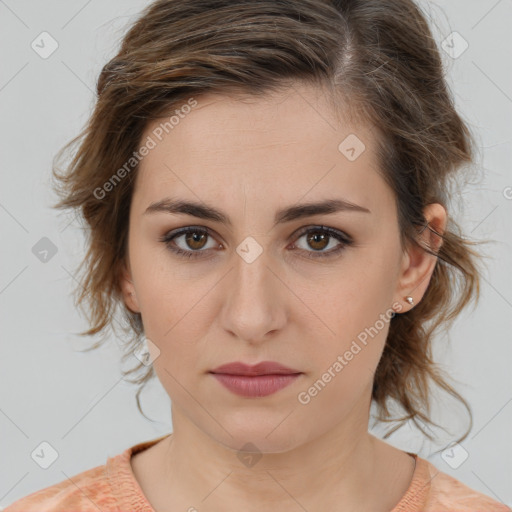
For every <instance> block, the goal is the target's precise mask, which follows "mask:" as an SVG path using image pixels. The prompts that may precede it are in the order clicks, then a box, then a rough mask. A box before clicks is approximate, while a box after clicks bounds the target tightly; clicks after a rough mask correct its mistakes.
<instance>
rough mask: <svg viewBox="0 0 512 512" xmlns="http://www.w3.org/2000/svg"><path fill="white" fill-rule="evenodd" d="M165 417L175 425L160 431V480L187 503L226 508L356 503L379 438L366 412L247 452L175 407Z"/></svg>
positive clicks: (371, 473)
mask: <svg viewBox="0 0 512 512" xmlns="http://www.w3.org/2000/svg"><path fill="white" fill-rule="evenodd" d="M358 414H359V416H362V411H359V413H358ZM172 417H173V427H174V432H173V434H172V435H171V436H169V438H168V439H166V442H167V445H166V448H165V450H164V460H163V461H162V463H163V466H164V468H165V470H164V472H163V474H164V475H165V482H166V484H165V486H166V488H167V490H168V491H169V492H170V493H174V495H175V496H176V495H178V494H179V495H181V496H182V497H183V498H184V503H188V506H189V507H190V505H191V504H193V503H196V504H197V505H199V504H201V503H203V501H204V505H205V506H207V508H209V509H211V510H221V509H222V510H228V509H226V503H229V510H240V509H242V510H248V507H247V505H248V504H251V507H252V508H254V510H262V509H268V508H270V507H272V508H277V507H279V509H281V510H298V509H297V506H298V505H297V504H300V505H302V507H304V508H305V509H306V510H319V509H321V508H326V509H331V510H333V509H336V508H339V507H340V503H342V504H343V509H344V510H351V509H353V510H361V509H364V508H365V507H364V504H365V500H366V497H367V496H368V492H367V490H368V483H369V482H373V481H374V477H375V476H376V468H377V467H378V465H379V464H378V461H379V460H380V459H381V458H382V456H381V450H380V448H381V446H380V445H379V443H381V442H380V441H378V440H377V439H376V438H375V437H373V436H372V435H371V434H369V433H368V431H367V424H368V418H367V417H366V418H364V417H353V418H351V420H350V421H349V422H344V423H343V425H340V426H338V427H337V428H335V429H331V430H329V431H326V432H325V433H324V434H323V435H321V436H320V437H317V438H315V439H314V440H312V441H309V442H307V443H305V444H299V445H298V446H296V447H294V448H292V449H287V450H286V451H281V452H279V453H275V451H274V452H273V453H259V452H258V453H257V454H253V455H252V457H253V458H251V457H245V458H244V457H239V455H241V454H240V451H239V450H237V449H236V448H231V447H227V446H225V445H224V444H222V443H219V442H218V441H216V440H214V439H212V438H211V437H210V436H208V435H207V434H205V433H204V432H203V431H202V430H200V429H198V428H197V426H196V425H195V424H194V423H192V422H191V421H189V420H188V418H187V417H186V416H185V415H183V414H181V412H180V411H179V409H175V408H174V409H173V414H172ZM363 427H364V428H363ZM244 444H245V443H243V442H241V443H240V444H239V446H243V445H244ZM254 444H255V445H256V446H258V442H257V441H256V442H255V443H254ZM260 446H262V444H261V443H260ZM241 459H242V460H241ZM329 490H330V491H329ZM185 497H188V498H185ZM187 500H188V501H187ZM372 510H376V509H375V508H373V509H372Z"/></svg>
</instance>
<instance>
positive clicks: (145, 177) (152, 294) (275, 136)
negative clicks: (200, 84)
mask: <svg viewBox="0 0 512 512" xmlns="http://www.w3.org/2000/svg"><path fill="white" fill-rule="evenodd" d="M320 92H321V91H319V90H318V89H316V88H314V87H313V86H308V85H298V84H297V85H296V86H294V87H290V88H289V89H287V90H285V91H283V92H280V93H273V94H271V95H267V96H266V97H265V98H246V99H244V100H241V99H235V98H234V97H229V96H222V95H214V94H207V95H203V96H201V97H198V98H196V99H197V101H198V105H197V106H196V107H195V108H193V109H192V111H191V112H190V113H189V114H188V115H186V116H185V117H184V118H183V119H181V120H180V122H179V124H178V125H177V126H175V127H174V129H172V130H170V131H169V133H168V134H167V135H166V136H165V138H163V140H162V141H161V142H159V143H158V144H157V146H156V147H155V148H154V149H152V150H151V151H150V152H149V154H148V155H147V156H146V157H145V158H144V159H143V160H142V162H141V166H140V169H139V174H138V176H137V181H136V184H135V190H134V194H133V198H132V204H131V210H130V219H129V242H128V258H127V261H126V265H125V267H124V271H123V274H122V288H123V293H124V299H125V303H126V305H127V306H128V307H129V308H130V309H131V310H132V311H136V312H140V313H141V315H142V319H143V323H144V326H145V332H146V336H147V338H148V339H149V340H151V342H152V343H154V345H155V346H157V347H158V349H159V350H160V353H159V355H158V357H157V358H156V359H155V360H154V361H153V366H154V369H155V372H156V374H157V376H158V379H159V380H160V382H161V383H162V386H163V387H164V389H165V390H166V392H167V393H168V395H169V397H170V398H171V401H172V419H173V435H172V436H170V437H169V438H166V439H164V440H162V441H160V442H159V443H157V444H156V445H155V446H153V447H151V448H150V449H148V450H146V451H144V452H142V453H140V454H138V455H135V456H134V457H132V460H131V463H132V468H133V470H134V474H135V477H136V479H137V480H138V482H139V484H140V486H141V488H142V490H143V492H144V494H145V495H146V497H147V498H148V500H149V501H150V503H151V504H152V506H153V507H154V508H155V510H157V511H158V512H166V511H171V510H178V509H181V510H189V509H190V510H193V509H192V508H190V507H195V508H197V509H198V510H205V511H218V510H223V511H235V510H246V511H253V510H254V511H256V510H257V511H261V510H271V509H279V510H285V511H288V510H289V511H296V510H302V509H301V506H302V507H304V508H305V509H306V510H310V511H313V510H335V509H340V507H341V505H342V506H343V510H345V511H350V510H354V511H356V510H358V511H359V510H372V511H382V512H384V511H389V510H391V509H392V508H393V507H394V506H395V505H396V504H397V503H398V502H399V500H400V498H401V497H402V496H403V494H404V493H405V492H406V491H407V488H408V486H409V484H410V481H411V478H412V475H413V470H414V460H413V458H412V457H410V456H409V455H407V454H406V453H405V452H404V451H402V450H399V449H397V448H394V447H392V446H391V445H389V444H387V443H385V442H383V441H381V440H379V439H377V438H376V437H374V436H373V435H371V434H370V433H369V432H368V421H369V406H370V399H371V388H372V382H373V377H374V372H375V369H376V367H377V364H378V362H379V359H380V356H381V354H382V350H383V348H384V344H385V340H386V336H387V333H388V330H389V322H385V325H384V327H383V328H381V330H380V331H379V332H378V334H377V335H374V337H373V338H369V342H368V343H367V345H366V346H364V348H362V350H361V351H360V352H358V354H357V355H355V356H354V357H353V359H352V360H350V361H349V362H348V364H347V365H346V366H344V368H343V370H342V371H341V372H338V373H337V374H336V376H335V377H334V378H332V379H331V381H330V382H329V383H328V384H327V385H326V386H325V387H324V388H323V389H322V390H321V392H319V393H318V394H317V395H316V396H315V397H313V398H311V400H310V402H309V403H307V404H301V403H300V402H299V401H298V394H299V393H300V392H303V391H307V390H308V388H310V386H311V385H312V384H313V383H314V382H315V381H317V380H318V379H319V378H321V377H322V374H324V373H325V372H326V370H327V369H328V368H329V367H332V365H333V363H334V362H335V361H336V359H337V357H338V356H339V355H342V354H344V353H345V351H346V350H348V349H349V348H350V346H351V343H352V341H353V340H356V339H357V336H358V334H359V333H361V332H362V331H364V329H365V328H367V327H370V326H373V325H375V323H376V321H377V320H378V319H379V315H381V314H385V313H386V312H390V311H391V310H392V309H394V310H396V311H400V312H401V313H404V312H406V311H408V310H409V309H410V308H411V307H413V306H410V305H409V304H408V303H407V302H406V301H405V296H407V295H411V296H412V297H413V298H414V301H415V304H417V303H418V302H419V301H420V300H421V297H422V296H423V294H424V293H425V290H426V288H427V286H428V283H429V280H430V277H431V275H432V272H433V270H434V267H435V264H436V258H435V257H434V256H432V255H430V254H428V253H426V252H425V251H423V250H421V249H419V248H417V247H413V246H410V247H407V248H404V249H402V248H401V246H400V243H399V231H398V220H397V211H396V205H395V199H394V197H393V192H392V190H391V189H390V188H389V187H388V186H387V184H386V183H385V182H384V180H383V179H382V177H381V176H380V174H379V173H378V172H377V162H376V157H375V151H374V143H375V140H374V138H373V134H372V132H371V131H370V130H369V129H367V128H365V127H364V126H354V125H352V126H350V125H348V124H347V123H344V122H340V120H339V119H335V117H334V115H333V113H332V108H331V107H330V106H329V103H328V101H327V100H326V97H325V96H324V95H323V94H321V93H320ZM160 122H161V120H159V121H155V122H152V123H151V124H149V125H148V126H147V128H146V131H145V134H144V135H143V140H145V138H146V137H147V136H148V135H151V133H152V131H153V130H154V129H155V127H157V126H158V125H159V123H160ZM349 134H356V135H357V137H358V138H359V139H360V140H361V141H363V142H364V144H365V146H366V150H365V151H363V153H362V154H360V156H359V157H358V158H357V159H356V160H355V161H350V160H349V159H347V158H346V157H345V155H344V154H342V153H341V152H340V151H339V150H338V146H339V144H340V143H341V142H342V141H343V140H344V139H345V138H346V137H347V136H348V135H349ZM169 196H172V197H174V198H180V199H183V200H193V201H202V202H205V203H208V204H209V205H213V206H214V207H216V208H218V209H221V210H222V211H223V212H225V214H226V215H227V216H229V218H230V219H231V221H232V227H231V228H229V227H227V226H225V225H223V224H221V223H219V222H215V221H210V220H204V219H198V218H196V217H192V216H190V215H183V214H169V213H164V212H158V213H152V214H144V211H145V210H146V208H147V207H148V206H149V205H150V204H151V203H152V202H155V201H158V200H161V199H163V198H165V197H169ZM327 198H344V199H346V200H348V201H351V202H353V203H355V204H358V205H361V206H364V207H366V208H368V209H370V210H371V213H361V212H355V211H344V212H338V213H334V214H322V215H315V216H311V217H308V218H303V219H300V220H295V221H292V222H288V223H285V224H282V225H277V226H274V227H273V223H274V213H275V212H276V211H277V210H278V209H280V208H283V207H286V206H290V205H295V204H297V203H304V202H310V201H317V200H324V199H327ZM262 205H264V207H262ZM425 216H426V219H427V220H428V221H429V223H430V225H431V226H432V227H433V228H434V229H435V230H436V231H438V232H439V231H441V232H443V231H444V228H445V225H446V210H445V209H444V208H443V207H442V206H441V205H440V204H431V205H428V206H427V207H426V209H425ZM319 225H323V226H328V227H331V228H334V229H336V230H339V231H341V232H344V233H347V234H348V235H350V236H351V237H352V239H353V241H354V243H353V244H352V245H347V246H345V247H344V249H343V250H342V251H341V252H339V253H337V254H333V255H332V256H330V257H325V258H320V257H319V258H314V259H313V258H308V257H307V255H308V254H311V253H312V252H319V251H320V252H324V253H327V252H329V251H330V250H331V249H334V248H336V247H338V246H339V244H340V242H339V241H337V240H336V239H335V238H328V241H329V243H328V244H327V242H325V243H324V244H323V245H321V244H319V243H317V245H314V243H312V242H311V240H309V243H308V237H307V235H304V234H302V235H300V236H297V235H295V233H296V232H298V230H299V228H303V227H312V228H313V227H317V226H319ZM185 226H202V227H207V228H210V230H211V233H212V236H211V237H210V236H208V237H207V240H206V242H203V243H202V244H201V243H197V242H196V243H195V245H194V244H193V242H191V241H190V240H189V244H187V240H186V238H185V236H183V235H182V236H181V237H179V238H177V239H175V240H174V242H175V243H176V245H178V246H179V247H181V248H182V249H183V250H188V251H194V250H195V251H198V250H200V251H204V253H203V254H202V255H200V257H199V258H197V259H195V260H194V259H188V258H184V257H180V256H179V255H175V254H174V253H172V252H171V251H170V249H169V248H168V247H166V245H165V243H164V242H162V241H160V240H159V238H160V237H162V236H164V235H165V234H166V233H169V232H170V231H172V230H175V229H177V228H181V227H185ZM248 236H251V237H253V238H254V239H255V240H256V241H257V242H258V244H259V245H260V246H261V248H262V251H263V252H262V253H261V254H260V255H259V256H258V257H257V258H256V259H255V260H254V261H253V262H251V263H248V262H247V261H245V260H244V259H243V258H242V257H240V256H239V254H238V253H237V252H236V248H237V247H238V246H239V245H240V244H241V242H242V241H244V239H245V238H246V237H248ZM421 236H423V237H424V241H425V242H426V243H430V244H431V246H432V247H434V248H436V247H437V248H438V244H439V243H440V239H439V238H438V237H436V238H435V239H430V237H431V236H435V235H432V233H431V231H430V230H428V229H426V230H425V231H424V232H423V234H422V235H421ZM219 247H220V248H219ZM293 247H295V248H293ZM318 247H320V250H319V251H318V250H317V251H315V248H318ZM263 360H271V361H277V362H280V363H282V364H284V365H286V366H289V367H292V368H295V369H298V370H299V371H301V372H303V375H301V376H300V377H299V378H298V379H297V380H296V381H295V382H294V383H292V384H291V385H289V386H288V387H286V388H284V389H281V390H280V391H278V392H277V393H274V394H273V395H270V396H267V397H263V398H243V397H239V396H237V395H234V394H232V393H231V392H230V391H229V390H227V389H226V388H224V387H223V386H222V385H221V384H220V383H218V382H217V381H216V379H215V378H214V377H212V376H211V375H210V374H208V371H210V370H212V369H213V368H215V367H217V366H219V365H220V364H224V363H227V362H231V361H244V362H246V363H248V364H255V363H257V362H259V361H263ZM248 442H251V443H252V444H254V445H255V446H256V447H257V449H258V451H259V452H260V454H261V455H262V456H261V458H260V459H259V460H258V461H257V462H256V463H255V464H254V465H252V466H251V467H248V466H247V465H245V464H244V463H243V462H242V461H241V460H240V459H239V458H238V457H237V455H238V453H239V451H240V449H241V447H242V446H244V445H245V444H246V443H248Z"/></svg>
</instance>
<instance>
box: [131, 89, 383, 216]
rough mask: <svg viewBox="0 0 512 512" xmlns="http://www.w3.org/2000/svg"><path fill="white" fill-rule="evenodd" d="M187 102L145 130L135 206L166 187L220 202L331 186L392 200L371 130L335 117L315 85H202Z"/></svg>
mask: <svg viewBox="0 0 512 512" xmlns="http://www.w3.org/2000/svg"><path fill="white" fill-rule="evenodd" d="M185 104H186V102H184V105H185ZM188 104H194V105H195V106H193V107H191V108H182V109H180V107H179V106H178V107H176V108H174V109H173V111H172V112H170V115H169V117H166V118H162V119H159V120H156V121H153V122H151V123H150V124H148V125H147V127H146V129H145V131H144V134H143V137H142V141H143V142H144V141H147V140H148V137H149V138H151V139H152V140H153V142H154V147H153V148H152V149H151V150H150V151H149V152H148V154H147V156H145V157H144V158H143V159H142V161H141V163H140V166H139V170H138V172H139V175H138V177H137V183H136V191H135V194H134V195H135V196H137V200H138V201H140V202H141V204H140V206H141V207H143V204H142V202H144V201H145V202H146V203H149V202H151V201H155V200H159V199H162V198H163V197H164V196H165V195H172V196H174V197H176V196H178V197H183V198H186V199H196V200H197V199H198V198H199V199H203V198H204V199H205V200H206V199H208V201H209V202H211V200H214V201H218V202H219V203H221V204H232V203H234V202H235V198H236V197H240V196H243V197H245V198H248V197H249V199H250V200H251V201H253V203H254V204H253V205H254V206H256V204H258V203H259V206H261V202H260V201H265V202H266V203H267V204H268V205H269V206H272V204H273V203H275V205H276V206H277V205H282V204H283V203H286V204H289V203H292V202H297V201H299V200H300V199H301V198H302V197H304V196H306V195H307V197H304V199H307V200H313V199H319V198H325V197H326V195H327V194H329V195H330V196H332V195H333V192H336V191H339V195H340V197H344V198H345V199H347V200H349V201H352V202H355V203H357V204H362V205H365V206H369V205H370V204H372V206H374V207H375V206H378V205H376V204H375V203H376V202H379V201H380V202H381V203H382V207H383V208H385V207H386V202H387V203H389V202H390V200H392V197H390V191H389V190H386V189H387V186H386V184H385V183H384V181H383V180H382V178H381V176H380V175H379V173H378V167H377V162H376V159H375V142H376V141H375V139H374V136H373V134H372V131H371V129H370V128H369V127H365V126H360V125H359V126H354V125H349V124H348V123H347V122H344V121H343V119H340V117H339V115H335V114H334V112H333V108H332V104H331V102H330V100H329V98H327V97H326V96H325V93H324V92H323V91H321V90H320V89H317V88H314V87H312V86H299V85H297V86H294V87H291V88H289V89H286V90H283V91H280V92H278V93H271V94H268V95H266V96H265V97H254V96H253V97H251V96H245V97H238V96H236V97H233V96H226V95H220V94H204V95H201V96H198V97H196V98H194V103H190V101H189V103H188ZM176 110H178V112H176ZM173 114H176V115H174V119H173V120H172V121H173V122H172V123H171V122H169V121H170V118H171V116H173ZM194 196H195V197H194ZM146 206H147V204H146ZM387 206H389V204H388V205H387ZM370 207H371V206H370ZM374 207H371V209H372V211H373V210H374V209H375V208H374ZM226 208H227V206H226Z"/></svg>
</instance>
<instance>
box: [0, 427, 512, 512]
mask: <svg viewBox="0 0 512 512" xmlns="http://www.w3.org/2000/svg"><path fill="white" fill-rule="evenodd" d="M168 435H169V434H166V435H164V436H161V437H158V438H156V439H153V440H150V441H145V442H142V443H139V444H136V445H134V446H132V447H130V448H128V449H126V450H125V451H123V452H122V453H119V454H118V455H116V456H114V457H108V458H107V463H106V464H104V465H102V466H97V467H95V468H92V469H89V470H87V471H84V472H82V473H79V474H77V475H75V476H73V477H72V478H71V479H72V480H73V482H71V481H70V480H63V481H62V482H59V483H57V484H54V485H52V486H50V487H46V488H44V489H41V490H39V491H35V492H33V493H32V494H29V495H28V496H25V497H24V498H21V499H19V500H17V501H15V502H14V503H11V504H10V505H9V506H7V508H5V509H4V512H36V511H37V512H78V511H80V512H98V511H99V510H100V511H101V512H155V511H154V509H153V508H152V507H151V505H150V503H149V501H148V500H147V498H146V497H145V496H144V494H143V493H142V490H141V488H140V486H139V484H138V482H137V480H136V479H135V476H134V474H133V471H132V468H131V465H130V457H131V455H132V454H135V453H137V452H139V451H142V450H144V449H145V448H149V447H150V446H152V445H153V444H155V443H157V442H158V441H160V440H162V439H163V438H165V437H167V436H168ZM407 453H409V452H407ZM410 455H412V456H413V457H414V458H415V459H416V469H415V471H414V474H413V477H412V480H411V483H410V485H409V488H408V489H407V492H406V493H405V494H404V495H403V496H402V499H401V500H400V502H399V503H397V505H396V506H395V507H394V508H393V510H392V511H390V512H511V511H512V509H510V508H509V507H507V506H505V505H503V504H502V503H500V502H498V501H495V500H494V499H492V498H490V497H488V496H486V495H485V494H482V493H479V492H477V491H474V490H473V489H471V488H469V487H467V486H466V485H464V484H463V483H462V482H459V481H458V480H456V479H455V478H453V477H451V476H449V475H447V474H445V473H443V472H441V471H439V470H438V469H436V467H435V466H434V465H432V464H431V463H430V462H429V461H427V460H426V459H422V458H421V457H419V456H418V455H417V454H414V453H410Z"/></svg>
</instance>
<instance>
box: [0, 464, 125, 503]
mask: <svg viewBox="0 0 512 512" xmlns="http://www.w3.org/2000/svg"><path fill="white" fill-rule="evenodd" d="M114 503H115V499H114V498H113V496H112V492H111V489H110V484H109V482H108V479H107V477H106V465H102V466H97V467H95V468H92V469H88V470H87V471H84V472H82V473H79V474H77V475H74V476H72V477H70V478H67V479H65V480H62V481H61V482H59V483H57V484H54V485H52V486H50V487H46V488H44V489H40V490H38V491H35V492H33V493H32V494H29V495H28V496H25V497H23V498H21V499H19V500H17V501H15V502H14V503H11V504H10V505H9V506H8V507H7V508H5V509H3V510H4V512H22V511H23V512H36V511H38V512H41V511H42V510H44V511H45V512H64V511H68V512H69V511H70V510H80V511H81V512H82V511H83V512H98V510H102V511H106V510H111V509H110V508H109V506H111V505H112V504H114Z"/></svg>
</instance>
